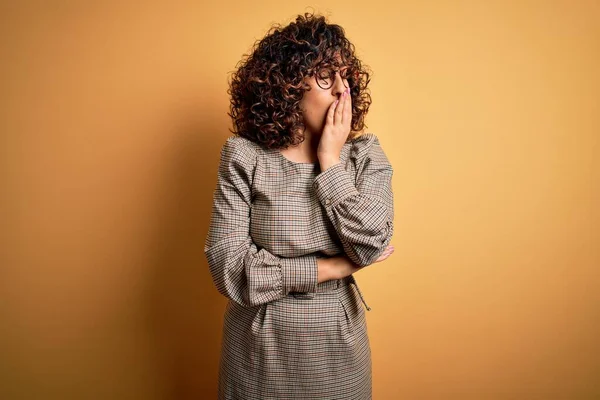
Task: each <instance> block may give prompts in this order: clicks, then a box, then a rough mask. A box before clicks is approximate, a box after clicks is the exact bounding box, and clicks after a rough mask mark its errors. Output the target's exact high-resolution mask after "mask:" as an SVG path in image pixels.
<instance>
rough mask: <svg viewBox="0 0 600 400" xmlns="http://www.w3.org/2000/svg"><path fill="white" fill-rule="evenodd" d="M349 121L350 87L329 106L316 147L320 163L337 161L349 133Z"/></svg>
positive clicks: (350, 111)
mask: <svg viewBox="0 0 600 400" xmlns="http://www.w3.org/2000/svg"><path fill="white" fill-rule="evenodd" d="M351 122H352V99H351V96H350V89H346V91H345V92H344V93H342V95H341V96H340V99H338V100H336V101H335V102H333V103H332V104H331V106H329V110H328V112H327V119H326V122H325V127H324V128H323V133H322V134H321V139H320V140H319V147H318V148H317V157H318V158H319V162H320V163H321V164H335V163H337V162H339V160H340V154H341V152H342V147H343V146H344V143H346V140H347V139H348V135H349V134H350V126H351Z"/></svg>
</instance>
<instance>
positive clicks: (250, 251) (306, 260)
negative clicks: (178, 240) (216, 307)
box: [204, 136, 317, 307]
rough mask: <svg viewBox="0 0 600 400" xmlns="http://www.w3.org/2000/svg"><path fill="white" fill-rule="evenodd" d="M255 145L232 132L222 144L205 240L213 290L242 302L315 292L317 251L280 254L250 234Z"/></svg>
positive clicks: (265, 301) (260, 302)
mask: <svg viewBox="0 0 600 400" xmlns="http://www.w3.org/2000/svg"><path fill="white" fill-rule="evenodd" d="M254 146H256V144H254V143H252V142H250V141H249V140H247V139H245V138H242V137H239V136H230V137H229V138H228V139H227V141H226V142H225V144H224V145H223V147H222V148H221V156H220V164H219V170H218V174H217V185H216V189H215V191H214V194H213V205H212V212H211V220H210V226H209V229H208V234H207V236H206V240H205V244H204V254H205V256H206V259H207V260H208V265H209V269H210V273H211V276H212V279H213V282H214V284H215V286H216V287H217V290H218V291H219V292H220V293H221V294H222V295H224V296H226V297H228V298H229V299H231V300H233V301H235V302H236V303H239V304H240V305H242V306H244V307H253V306H257V305H260V304H263V303H267V302H270V301H273V300H276V299H279V298H282V297H285V296H286V295H287V294H288V293H290V292H313V293H314V292H315V291H316V285H317V258H316V256H315V255H312V254H309V255H302V256H298V257H279V256H276V255H274V254H272V253H270V252H268V251H267V250H265V249H263V248H259V247H258V246H257V245H256V244H255V243H254V242H253V241H252V238H251V236H250V210H251V207H252V181H253V179H254V173H255V171H256V162H257V149H256V148H255V147H254Z"/></svg>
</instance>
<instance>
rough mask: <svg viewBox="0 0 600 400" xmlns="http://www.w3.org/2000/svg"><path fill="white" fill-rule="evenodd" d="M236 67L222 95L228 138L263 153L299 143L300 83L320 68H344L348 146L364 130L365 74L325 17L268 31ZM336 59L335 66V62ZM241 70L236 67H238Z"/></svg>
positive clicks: (303, 19)
mask: <svg viewBox="0 0 600 400" xmlns="http://www.w3.org/2000/svg"><path fill="white" fill-rule="evenodd" d="M244 56H246V59H242V61H240V63H238V65H239V67H238V66H236V67H237V68H238V69H237V70H236V71H235V72H234V73H233V78H232V80H231V82H230V83H229V86H230V87H229V90H228V91H227V93H228V94H229V95H231V101H230V103H231V104H230V111H231V112H228V113H227V115H229V116H230V117H231V118H232V119H233V122H234V125H235V129H234V130H230V131H231V132H232V133H234V134H236V135H239V136H242V137H245V138H247V139H250V140H252V141H254V142H256V143H258V144H260V145H262V146H264V147H267V148H287V147H288V146H290V145H296V144H299V143H301V142H302V141H304V130H305V126H304V120H303V116H302V111H301V109H300V105H299V103H300V100H301V99H302V97H303V96H304V92H305V91H307V90H309V89H310V86H308V85H307V84H306V83H305V82H304V78H305V77H307V76H309V77H312V76H314V74H315V73H316V72H317V71H318V70H319V69H320V68H328V67H331V66H335V67H338V68H339V67H343V66H347V67H348V69H347V72H348V75H347V76H348V82H349V83H350V91H351V96H352V122H351V131H350V134H349V137H348V140H350V139H351V138H352V137H354V136H355V134H356V133H357V132H358V131H361V130H362V129H363V128H364V127H365V126H366V124H365V123H364V118H365V116H366V114H367V112H368V110H369V106H370V104H371V96H370V94H369V90H368V88H367V85H368V84H369V82H370V74H369V72H368V70H367V69H366V68H365V67H364V66H363V64H362V63H361V61H360V60H359V59H358V58H357V57H356V55H355V47H354V45H353V44H352V43H350V41H349V40H348V39H347V38H346V36H345V32H344V29H343V28H342V27H341V26H339V25H336V24H329V23H327V21H326V19H325V17H323V16H315V15H314V14H310V13H305V14H304V15H298V16H297V18H296V20H295V22H292V23H290V24H289V25H287V26H285V27H283V28H282V27H281V25H278V24H277V25H275V26H272V27H271V29H269V31H268V32H267V34H266V35H265V37H264V38H263V39H261V40H260V41H257V42H255V45H254V46H253V49H252V51H251V54H250V55H248V54H245V55H244ZM336 56H339V57H340V59H341V60H340V61H339V62H338V60H337V59H336ZM240 64H241V65H240Z"/></svg>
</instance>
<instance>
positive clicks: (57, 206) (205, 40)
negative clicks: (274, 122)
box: [0, 0, 600, 400]
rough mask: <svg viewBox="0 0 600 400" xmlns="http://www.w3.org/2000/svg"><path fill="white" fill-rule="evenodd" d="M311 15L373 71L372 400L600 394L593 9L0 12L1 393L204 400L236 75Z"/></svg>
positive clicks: (146, 5)
mask: <svg viewBox="0 0 600 400" xmlns="http://www.w3.org/2000/svg"><path fill="white" fill-rule="evenodd" d="M313 11H314V12H317V13H321V14H323V15H326V16H327V17H328V18H329V21H330V22H331V23H337V24H340V25H341V26H343V27H344V28H345V30H346V34H347V36H348V38H349V39H350V40H351V41H352V42H353V43H354V44H355V46H356V50H357V53H358V55H359V57H361V59H362V60H363V62H364V63H365V64H367V65H368V66H369V67H370V68H371V69H372V70H373V72H374V73H373V75H372V81H371V85H370V88H371V96H372V99H373V103H372V106H371V109H370V112H369V114H368V117H367V119H366V122H367V126H368V127H367V129H366V131H367V132H373V133H375V134H376V135H377V136H378V137H379V138H380V142H381V144H382V146H383V147H384V150H385V151H386V153H387V154H388V157H389V159H390V161H391V162H392V164H393V166H394V171H395V173H394V177H393V188H394V192H395V234H394V238H393V239H392V244H393V245H395V248H396V251H395V253H394V254H393V255H392V256H391V257H390V258H388V259H387V260H386V261H385V262H382V263H377V264H375V265H373V266H372V267H367V268H365V269H363V270H361V271H360V272H358V273H357V274H356V278H357V281H358V282H359V283H360V287H361V289H362V291H363V294H364V295H365V299H366V300H367V302H368V303H369V305H370V306H371V307H372V311H370V312H367V322H368V329H369V334H370V338H371V344H372V352H373V385H374V392H373V393H374V399H375V400H388V399H390V400H394V399H406V400H455V399H456V400H468V399H473V400H496V399H498V400H500V399H523V400H535V399H540V400H542V399H543V400H552V399H561V400H563V399H564V400H587V399H590V400H591V399H597V398H600V383H599V381H598V377H599V376H600V345H599V341H598V338H599V337H600V290H598V285H599V284H600V236H599V226H600V212H599V207H598V205H599V204H600V162H599V156H600V150H599V142H600V118H599V112H600V109H599V107H600V106H599V104H600V98H599V93H600V79H599V74H598V71H599V70H600V67H599V61H600V55H599V52H600V24H599V23H598V21H599V20H600V5H599V3H598V2H597V1H574V0H570V1H567V0H563V1H530V0H525V1H460V0H459V1H449V0H445V1H442V0H440V1H396V2H389V1H381V0H372V1H369V2H367V3H364V2H358V1H356V2H354V1H321V2H318V3H306V2H300V1H293V0H292V1H286V2H281V1H269V2H246V1H223V2H210V3H209V2H193V1H187V2H184V1H174V0H172V1H168V2H167V1H163V2H132V1H131V2H124V1H102V2H85V1H80V2H77V1H39V2H33V1H13V2H3V3H2V5H0V56H1V60H2V62H1V63H0V84H1V85H0V86H1V90H0V99H1V103H0V179H1V185H0V188H1V189H0V190H1V191H2V193H1V196H0V206H1V207H0V225H1V226H2V229H1V231H0V232H2V234H1V236H0V238H1V241H2V242H1V250H0V257H1V259H0V268H1V269H0V398H2V399H3V400H9V399H11V400H12V399H45V400H46V399H61V400H67V399H86V400H87V399H90V400H91V399H102V400H104V399H148V400H159V399H160V400H170V399H178V400H179V399H214V398H216V384H217V371H218V369H217V368H218V357H219V350H220V347H219V346H220V340H221V327H222V326H221V324H222V316H223V311H224V307H225V304H226V299H225V298H224V297H222V296H221V295H219V294H218V292H217V291H216V289H215V288H214V286H213V283H212V282H211V278H210V275H209V271H208V266H207V263H206V260H205V258H204V255H203V244H204V239H205V235H206V232H207V228H208V223H209V217H210V207H211V203H212V195H213V190H214V188H215V184H216V172H217V166H218V161H219V150H220V148H221V146H222V144H223V143H224V142H225V139H226V138H227V137H228V136H229V135H231V132H229V129H230V128H231V127H232V125H231V121H230V119H229V117H228V116H227V111H228V106H229V98H228V95H227V93H226V91H227V82H228V77H229V74H230V72H232V71H233V70H234V69H235V68H236V64H237V63H238V61H240V60H241V59H242V56H243V55H244V54H246V53H248V52H249V51H250V50H251V47H252V45H253V44H254V42H255V41H256V40H259V39H261V38H262V37H263V36H264V34H265V33H266V32H267V30H268V29H269V27H271V25H272V24H275V23H281V24H284V25H285V24H287V23H289V22H291V21H292V20H293V19H294V17H295V16H296V15H297V14H300V13H304V12H313Z"/></svg>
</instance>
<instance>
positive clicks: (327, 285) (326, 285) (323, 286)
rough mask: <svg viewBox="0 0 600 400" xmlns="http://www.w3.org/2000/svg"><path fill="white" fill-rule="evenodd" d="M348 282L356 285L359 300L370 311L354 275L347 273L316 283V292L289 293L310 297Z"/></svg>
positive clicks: (303, 297)
mask: <svg viewBox="0 0 600 400" xmlns="http://www.w3.org/2000/svg"><path fill="white" fill-rule="evenodd" d="M349 284H353V285H354V287H356V291H357V292H358V296H359V297H360V300H361V301H362V303H363V304H364V305H365V308H366V309H367V311H371V307H369V306H368V305H367V302H366V301H365V299H364V297H363V295H362V292H361V291H360V288H359V287H358V284H357V283H356V279H355V278H354V275H349V276H347V277H345V278H342V279H332V280H329V281H325V282H321V283H319V284H318V285H317V290H316V292H290V294H291V295H292V296H294V297H295V298H297V299H312V298H314V297H315V295H316V294H317V293H320V292H328V291H331V290H333V289H336V288H338V287H341V286H345V285H349Z"/></svg>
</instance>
